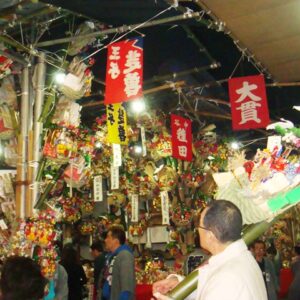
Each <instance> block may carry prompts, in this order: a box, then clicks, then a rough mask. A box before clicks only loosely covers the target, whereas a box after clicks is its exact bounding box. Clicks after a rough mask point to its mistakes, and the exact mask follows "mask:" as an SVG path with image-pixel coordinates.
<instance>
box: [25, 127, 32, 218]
mask: <svg viewBox="0 0 300 300" xmlns="http://www.w3.org/2000/svg"><path fill="white" fill-rule="evenodd" d="M27 161H28V162H32V161H33V131H32V130H29V132H28V152H27ZM27 170H28V171H27V181H26V186H25V188H26V202H25V203H26V206H25V216H26V217H32V215H33V211H32V201H31V198H32V183H33V166H32V164H31V163H29V164H28V169H27Z"/></svg>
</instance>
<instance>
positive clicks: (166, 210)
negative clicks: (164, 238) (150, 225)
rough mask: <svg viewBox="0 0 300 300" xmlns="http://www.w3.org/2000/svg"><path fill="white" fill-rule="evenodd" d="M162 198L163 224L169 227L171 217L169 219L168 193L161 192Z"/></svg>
mask: <svg viewBox="0 0 300 300" xmlns="http://www.w3.org/2000/svg"><path fill="white" fill-rule="evenodd" d="M160 198H161V213H162V224H163V225H169V224H170V217H169V195H168V192H167V191H162V192H160Z"/></svg>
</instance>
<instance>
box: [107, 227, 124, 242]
mask: <svg viewBox="0 0 300 300" xmlns="http://www.w3.org/2000/svg"><path fill="white" fill-rule="evenodd" d="M108 232H110V233H111V236H112V237H114V238H115V239H118V240H119V242H120V244H121V245H123V244H125V241H126V234H125V231H124V228H123V226H122V225H112V226H111V227H109V229H108Z"/></svg>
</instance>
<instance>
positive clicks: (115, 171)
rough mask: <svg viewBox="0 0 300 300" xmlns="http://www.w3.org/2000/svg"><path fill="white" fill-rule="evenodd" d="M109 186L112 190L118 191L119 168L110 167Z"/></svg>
mask: <svg viewBox="0 0 300 300" xmlns="http://www.w3.org/2000/svg"><path fill="white" fill-rule="evenodd" d="M110 184H111V189H112V190H117V189H119V167H114V166H111V167H110Z"/></svg>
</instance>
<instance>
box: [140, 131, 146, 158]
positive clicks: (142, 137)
mask: <svg viewBox="0 0 300 300" xmlns="http://www.w3.org/2000/svg"><path fill="white" fill-rule="evenodd" d="M141 139H142V149H143V156H146V155H147V148H146V135H145V128H144V127H143V126H141Z"/></svg>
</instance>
